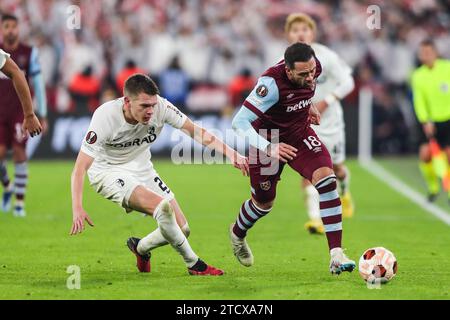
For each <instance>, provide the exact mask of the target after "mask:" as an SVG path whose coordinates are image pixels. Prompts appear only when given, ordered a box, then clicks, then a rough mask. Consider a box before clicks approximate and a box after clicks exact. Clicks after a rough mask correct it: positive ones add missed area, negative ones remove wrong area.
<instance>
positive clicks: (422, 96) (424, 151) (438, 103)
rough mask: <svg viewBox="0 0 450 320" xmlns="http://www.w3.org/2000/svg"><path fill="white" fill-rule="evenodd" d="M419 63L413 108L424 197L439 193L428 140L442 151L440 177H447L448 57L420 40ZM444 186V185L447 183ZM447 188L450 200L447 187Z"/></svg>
mask: <svg viewBox="0 0 450 320" xmlns="http://www.w3.org/2000/svg"><path fill="white" fill-rule="evenodd" d="M419 60H420V62H421V66H420V67H418V68H417V69H416V70H415V71H414V72H413V75H412V92H413V101H414V109H415V112H416V116H417V118H418V120H419V122H420V123H421V125H422V129H423V134H421V141H420V147H419V159H420V170H421V171H422V175H423V177H424V178H425V182H426V184H427V188H428V200H429V201H430V202H432V201H434V200H435V199H436V197H437V196H438V194H439V191H440V185H439V176H438V173H437V172H436V168H435V167H434V166H433V164H432V149H431V147H430V145H431V143H429V142H430V140H432V141H434V140H435V141H437V143H438V144H439V146H440V148H441V149H442V150H443V151H444V153H445V155H446V160H447V161H446V162H447V163H446V170H445V171H444V173H443V177H441V178H442V179H444V180H445V179H447V180H446V181H447V182H448V181H450V180H449V179H450V166H449V164H450V60H445V59H441V58H439V57H438V52H437V49H436V46H435V45H434V43H433V42H432V41H430V40H425V41H423V42H422V43H421V44H420V48H419ZM447 187H448V186H447ZM447 191H448V197H449V204H450V191H449V190H447Z"/></svg>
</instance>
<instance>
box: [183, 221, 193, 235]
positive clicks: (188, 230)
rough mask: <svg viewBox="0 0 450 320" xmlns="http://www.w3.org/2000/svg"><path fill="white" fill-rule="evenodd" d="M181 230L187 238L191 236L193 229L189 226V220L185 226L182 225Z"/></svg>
mask: <svg viewBox="0 0 450 320" xmlns="http://www.w3.org/2000/svg"><path fill="white" fill-rule="evenodd" d="M181 231H183V233H184V236H185V237H186V238H189V235H190V234H191V229H190V228H189V224H188V223H187V222H186V224H185V225H184V226H182V227H181Z"/></svg>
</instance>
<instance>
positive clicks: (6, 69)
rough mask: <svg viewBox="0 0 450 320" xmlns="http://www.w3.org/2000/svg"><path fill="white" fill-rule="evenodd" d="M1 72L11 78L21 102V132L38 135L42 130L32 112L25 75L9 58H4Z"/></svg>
mask: <svg viewBox="0 0 450 320" xmlns="http://www.w3.org/2000/svg"><path fill="white" fill-rule="evenodd" d="M2 72H3V73H4V74H5V75H6V76H7V77H9V78H10V79H11V80H12V82H13V84H14V88H15V89H16V92H17V95H18V97H19V99H20V103H21V104H22V109H23V114H24V121H23V125H22V130H23V132H24V133H26V132H28V133H29V134H30V135H31V136H32V137H34V136H37V135H39V134H40V133H41V131H42V127H41V124H40V123H39V120H38V118H37V117H36V115H35V114H34V111H33V103H32V100H31V93H30V88H29V87H28V83H27V80H26V79H25V76H24V75H23V73H22V71H21V70H20V68H19V67H18V66H17V64H16V63H15V62H14V61H13V60H12V59H11V58H7V59H6V62H5V65H4V66H3V68H2Z"/></svg>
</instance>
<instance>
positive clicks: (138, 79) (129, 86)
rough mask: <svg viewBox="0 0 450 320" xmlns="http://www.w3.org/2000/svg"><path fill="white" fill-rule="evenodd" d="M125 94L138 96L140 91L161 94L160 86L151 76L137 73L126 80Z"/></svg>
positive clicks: (151, 94) (150, 94)
mask: <svg viewBox="0 0 450 320" xmlns="http://www.w3.org/2000/svg"><path fill="white" fill-rule="evenodd" d="M123 91H124V94H125V95H126V96H137V95H138V94H140V93H145V94H148V95H149V96H154V95H157V94H159V89H158V86H157V85H156V83H155V81H153V80H152V79H151V78H150V77H149V76H147V75H145V74H142V73H136V74H133V75H132V76H130V77H129V78H128V79H127V80H126V81H125V86H124V89H123Z"/></svg>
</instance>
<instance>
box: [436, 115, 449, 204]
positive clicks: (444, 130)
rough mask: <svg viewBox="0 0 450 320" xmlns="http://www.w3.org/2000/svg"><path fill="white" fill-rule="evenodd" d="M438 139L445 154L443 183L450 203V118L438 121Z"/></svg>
mask: <svg viewBox="0 0 450 320" xmlns="http://www.w3.org/2000/svg"><path fill="white" fill-rule="evenodd" d="M436 140H437V142H438V143H439V145H440V146H441V149H442V152H443V153H444V154H445V156H444V157H445V158H446V159H445V160H446V161H445V165H446V170H445V171H444V174H443V177H442V185H443V186H444V190H445V191H446V192H447V195H448V203H449V204H450V120H449V121H445V122H441V123H436Z"/></svg>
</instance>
